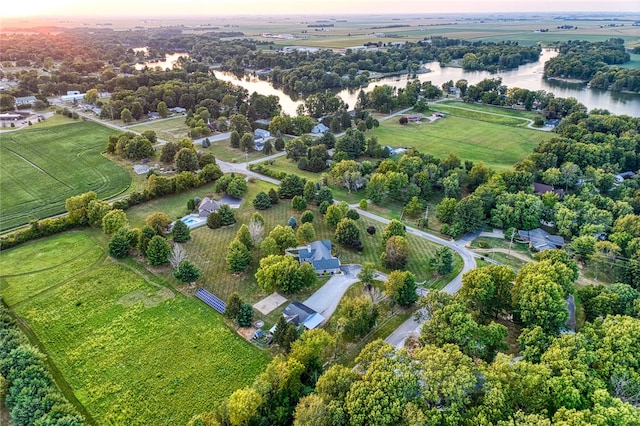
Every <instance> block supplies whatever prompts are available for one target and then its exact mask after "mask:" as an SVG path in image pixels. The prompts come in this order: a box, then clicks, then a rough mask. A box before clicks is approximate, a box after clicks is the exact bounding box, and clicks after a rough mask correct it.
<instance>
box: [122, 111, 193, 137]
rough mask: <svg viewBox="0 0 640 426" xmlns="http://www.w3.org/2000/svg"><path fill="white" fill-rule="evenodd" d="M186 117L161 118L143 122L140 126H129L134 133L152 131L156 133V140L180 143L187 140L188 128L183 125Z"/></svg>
mask: <svg viewBox="0 0 640 426" xmlns="http://www.w3.org/2000/svg"><path fill="white" fill-rule="evenodd" d="M185 119H186V116H184V115H179V116H177V117H171V118H161V119H157V120H150V121H145V122H143V123H140V124H132V125H130V126H129V128H130V129H131V130H135V131H136V132H144V131H145V130H153V131H154V132H156V136H157V137H158V139H163V140H165V141H168V142H177V143H178V142H180V141H182V139H184V138H188V137H189V136H188V133H189V126H187V124H186V123H185Z"/></svg>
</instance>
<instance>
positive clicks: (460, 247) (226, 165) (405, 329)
mask: <svg viewBox="0 0 640 426" xmlns="http://www.w3.org/2000/svg"><path fill="white" fill-rule="evenodd" d="M52 103H53V104H57V105H60V106H62V105H61V103H60V102H57V101H53V102H52ZM454 108H455V107H454ZM410 109H411V108H407V109H403V110H400V111H396V112H394V113H392V114H390V115H388V116H386V117H383V118H380V121H385V120H388V119H390V118H392V117H396V116H398V115H400V114H404V113H405V112H407V111H409V110H410ZM76 112H78V111H76ZM78 115H80V116H81V117H83V118H85V119H89V120H93V121H97V122H99V123H101V124H103V125H105V126H108V127H110V128H113V129H116V130H120V131H123V132H124V131H132V130H131V129H129V128H128V127H126V126H119V125H117V124H114V123H111V122H109V121H106V120H101V119H99V118H98V117H96V116H95V115H94V114H87V113H84V112H78ZM496 115H500V114H496ZM133 132H134V133H139V132H135V131H133ZM338 136H339V135H338ZM228 137H229V136H228V133H222V134H220V135H216V136H212V137H209V140H210V141H219V140H224V139H227V138H228ZM202 140H204V138H201V139H198V140H196V141H194V143H196V144H197V143H202ZM166 143H167V142H166V141H165V140H161V139H158V142H157V143H156V144H155V145H154V148H157V147H160V146H162V145H164V144H166ZM285 154H286V153H285V152H279V153H276V154H274V155H271V156H268V157H265V158H261V159H258V160H253V161H249V162H246V163H230V162H225V161H221V160H217V164H218V165H219V166H220V169H221V170H222V171H223V172H225V173H241V174H244V175H246V176H248V177H253V178H255V179H259V180H262V181H265V182H269V183H272V184H274V185H279V184H280V181H279V180H278V179H274V178H272V177H269V176H265V175H262V174H259V173H256V172H253V171H251V170H249V168H248V166H249V164H254V163H260V162H264V161H268V160H270V159H274V158H278V157H281V156H283V155H285ZM351 207H352V208H354V209H355V210H356V211H357V212H358V213H359V214H360V215H361V216H365V217H368V218H370V219H373V220H375V221H377V222H380V223H383V224H387V223H389V221H390V220H389V219H386V218H384V217H381V216H378V215H376V214H373V213H371V212H369V211H366V210H362V209H360V208H359V207H358V205H357V204H356V205H352V206H351ZM406 228H407V232H408V233H410V234H413V235H416V236H417V237H419V238H424V239H426V240H429V241H431V242H434V243H436V244H440V245H443V246H445V247H449V248H450V249H451V250H453V251H455V252H456V253H458V254H459V255H460V257H462V260H463V267H462V271H460V273H459V274H458V275H457V276H456V277H455V278H454V279H453V280H451V282H449V283H448V284H447V285H446V286H445V287H444V288H443V289H442V291H445V292H447V293H449V294H454V293H456V292H457V291H458V290H460V287H462V275H463V274H464V273H465V272H467V271H470V270H472V269H474V268H475V267H476V262H475V257H478V256H479V255H478V254H475V253H474V252H472V251H470V250H468V249H467V248H466V247H465V245H466V244H467V243H468V241H467V240H466V239H465V237H463V239H461V240H458V241H450V240H445V239H443V238H440V237H437V236H435V235H431V234H428V233H426V232H424V231H421V230H419V229H416V228H413V227H411V226H407V227H406ZM474 237H475V235H471V237H470V238H471V239H473V238H474ZM466 238H469V237H468V236H467V237H466ZM424 261H425V262H426V261H428V259H424ZM337 302H339V300H338V301H337ZM337 302H336V304H337ZM421 325H422V323H421V322H417V321H415V319H414V318H413V317H411V318H409V319H408V320H407V321H405V322H404V323H403V324H401V325H400V327H398V328H397V329H396V330H395V331H394V332H393V333H391V334H390V335H389V336H388V337H387V338H386V339H385V341H386V342H388V343H390V344H392V345H394V346H402V344H403V343H404V340H405V339H406V338H407V337H408V336H410V335H417V334H418V333H419V330H420V327H421Z"/></svg>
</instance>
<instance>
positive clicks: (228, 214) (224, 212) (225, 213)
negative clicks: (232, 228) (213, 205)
mask: <svg viewBox="0 0 640 426" xmlns="http://www.w3.org/2000/svg"><path fill="white" fill-rule="evenodd" d="M218 214H219V215H220V223H221V224H222V226H227V225H233V224H234V223H236V216H235V214H234V213H233V210H231V207H229V204H223V205H221V206H220V208H219V209H218Z"/></svg>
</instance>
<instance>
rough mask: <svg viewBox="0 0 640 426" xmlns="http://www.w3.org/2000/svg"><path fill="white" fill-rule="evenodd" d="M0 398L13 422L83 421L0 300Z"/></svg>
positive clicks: (73, 424)
mask: <svg viewBox="0 0 640 426" xmlns="http://www.w3.org/2000/svg"><path fill="white" fill-rule="evenodd" d="M0 401H1V402H2V403H3V404H4V405H5V406H6V408H7V410H8V412H9V413H10V415H11V424H14V425H33V424H43V425H45V424H49V425H54V424H55V425H68V426H82V425H84V424H85V420H84V419H83V418H82V416H81V415H80V414H79V413H78V411H77V410H76V408H75V407H74V406H73V405H71V404H70V403H69V402H68V401H67V400H66V399H65V397H64V395H63V394H62V393H61V392H60V390H59V389H58V387H57V386H56V384H55V383H54V381H53V378H52V377H51V374H50V373H49V370H48V366H47V364H46V361H45V355H44V354H42V353H41V352H40V351H39V350H38V348H36V347H35V346H33V345H31V344H30V343H29V340H28V339H27V337H26V336H25V335H24V334H23V333H22V332H21V331H20V329H19V328H18V324H17V323H16V322H15V320H14V319H13V318H12V316H11V315H10V313H9V310H8V309H7V308H6V307H5V306H4V305H3V304H0Z"/></svg>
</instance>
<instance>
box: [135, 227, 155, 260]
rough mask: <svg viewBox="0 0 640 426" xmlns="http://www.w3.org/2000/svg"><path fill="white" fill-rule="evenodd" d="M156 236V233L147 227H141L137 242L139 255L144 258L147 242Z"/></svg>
mask: <svg viewBox="0 0 640 426" xmlns="http://www.w3.org/2000/svg"><path fill="white" fill-rule="evenodd" d="M156 235H158V234H156V231H155V230H154V229H153V228H152V227H150V226H149V225H145V226H143V227H142V232H141V233H140V240H139V241H138V250H139V251H140V253H142V254H143V255H145V256H146V254H147V247H148V246H149V241H151V239H152V238H153V237H155V236H156Z"/></svg>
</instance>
